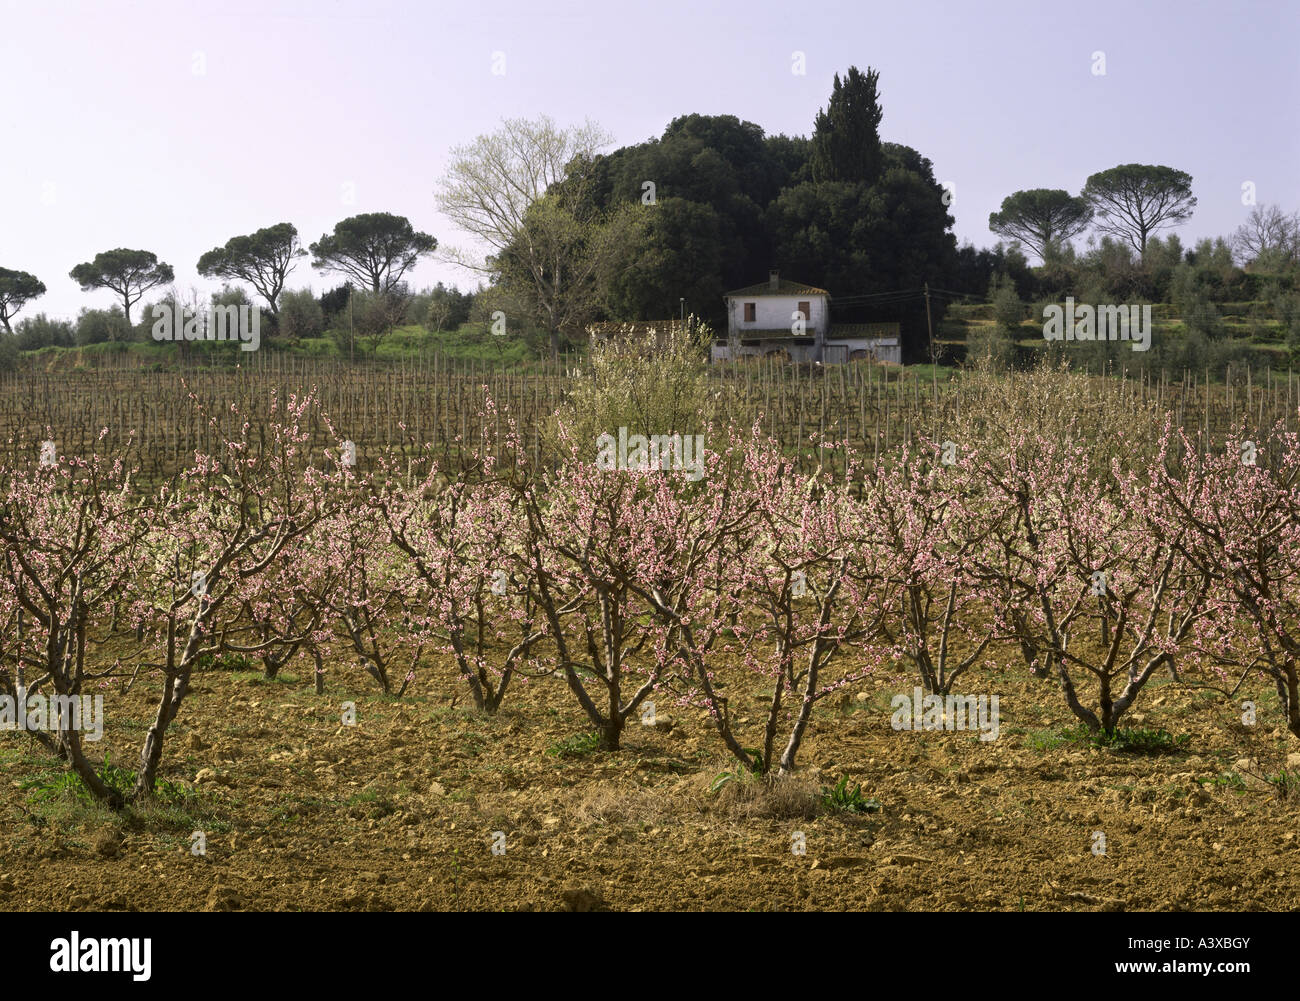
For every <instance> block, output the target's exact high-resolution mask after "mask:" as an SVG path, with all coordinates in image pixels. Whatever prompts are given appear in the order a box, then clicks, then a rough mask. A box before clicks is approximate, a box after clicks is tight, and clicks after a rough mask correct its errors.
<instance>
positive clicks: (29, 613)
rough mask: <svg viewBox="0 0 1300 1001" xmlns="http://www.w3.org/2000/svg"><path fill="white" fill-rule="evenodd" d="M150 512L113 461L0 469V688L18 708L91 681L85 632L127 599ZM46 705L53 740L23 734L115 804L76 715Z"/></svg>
mask: <svg viewBox="0 0 1300 1001" xmlns="http://www.w3.org/2000/svg"><path fill="white" fill-rule="evenodd" d="M101 438H102V435H101ZM153 513H154V511H153V504H152V503H151V501H150V500H149V499H148V498H145V499H141V498H139V497H137V496H135V495H133V494H132V493H131V492H130V490H129V472H128V470H127V469H126V467H125V466H124V465H123V463H122V461H121V459H120V458H119V459H111V458H102V457H99V456H91V457H89V458H78V457H64V458H62V459H60V460H56V461H55V462H54V463H53V464H48V463H42V464H40V465H39V466H38V465H37V463H36V462H29V463H27V464H23V465H18V466H0V547H3V548H0V575H2V577H0V581H2V582H0V622H3V623H5V626H6V629H5V633H6V641H5V643H4V649H3V650H2V651H0V653H2V654H3V657H4V661H3V662H4V664H5V666H6V670H4V671H3V672H2V673H3V679H2V681H0V687H2V688H3V691H4V694H7V695H9V696H11V697H12V698H14V700H15V702H16V703H17V704H18V705H19V706H20V709H19V711H20V712H21V711H23V710H22V708H21V707H22V704H23V702H24V699H23V698H22V695H24V694H25V695H26V697H27V698H28V699H31V698H32V697H34V696H37V695H40V696H46V695H50V694H52V695H53V696H54V697H55V700H58V702H61V703H63V704H65V705H69V706H70V705H71V703H70V702H68V701H67V700H69V699H77V698H78V697H79V696H80V695H81V694H82V690H83V686H84V684H85V682H86V681H87V680H89V679H91V678H93V677H97V676H99V675H97V674H96V673H94V672H91V671H90V670H89V669H88V666H87V663H86V651H87V645H88V643H92V642H94V637H93V635H92V629H94V628H95V627H96V626H101V627H102V626H104V625H105V624H106V623H107V622H109V621H111V620H112V619H113V618H115V617H116V613H117V611H118V609H119V607H120V606H122V605H124V604H126V605H129V604H130V602H131V601H132V598H133V595H134V594H135V593H136V588H137V587H138V584H139V580H138V570H139V562H138V560H139V557H140V554H141V552H142V548H143V547H142V541H143V539H144V537H145V536H146V534H147V533H148V532H149V530H150V526H151V522H152V517H153ZM10 625H12V627H13V630H14V631H13V633H12V634H11V633H10V632H9V626H10ZM20 626H21V628H20ZM11 636H12V639H10V637H11ZM55 700H48V704H49V705H50V706H51V710H50V712H49V714H48V718H47V719H46V720H45V721H42V725H44V726H50V727H51V728H52V729H53V731H54V734H55V735H54V736H53V737H51V736H49V734H47V733H46V732H44V731H43V730H41V729H35V730H32V731H30V732H32V733H33V735H34V736H36V737H37V739H38V740H40V741H41V742H42V743H43V744H45V746H46V747H48V748H49V749H51V750H53V751H56V752H58V753H59V754H61V755H62V756H63V757H64V758H65V759H66V760H67V762H68V764H69V766H70V767H71V768H72V770H73V771H75V772H76V774H77V775H78V776H80V778H81V780H82V781H83V782H84V783H85V785H86V788H87V789H89V790H90V792H91V793H92V794H93V795H94V796H96V797H97V798H99V799H101V800H103V801H104V802H106V803H108V804H109V805H110V806H112V807H114V808H119V807H121V806H122V805H123V799H122V796H121V794H120V793H119V792H118V791H117V790H115V789H113V788H111V787H110V786H108V785H107V784H106V783H105V782H104V780H103V779H102V778H101V777H100V776H99V774H98V773H97V771H96V769H95V767H94V765H92V764H91V762H90V761H89V760H88V759H87V758H86V755H85V753H84V750H83V748H82V744H81V736H80V733H79V732H78V731H77V729H76V726H75V721H76V717H75V716H73V717H71V718H69V717H68V716H66V715H64V714H63V713H62V712H59V711H57V710H55V709H54V706H55V705H56V704H57V703H56V701H55ZM17 722H18V724H19V725H20V726H23V727H24V728H26V726H25V721H17ZM65 724H68V725H65Z"/></svg>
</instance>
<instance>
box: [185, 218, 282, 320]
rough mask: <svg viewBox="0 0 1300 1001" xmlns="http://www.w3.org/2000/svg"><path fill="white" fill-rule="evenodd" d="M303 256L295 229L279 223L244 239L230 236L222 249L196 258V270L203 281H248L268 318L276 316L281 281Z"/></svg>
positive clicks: (278, 306)
mask: <svg viewBox="0 0 1300 1001" xmlns="http://www.w3.org/2000/svg"><path fill="white" fill-rule="evenodd" d="M306 253H307V252H306V251H305V250H303V249H302V247H301V246H300V245H299V243H298V230H297V229H296V228H295V227H294V226H293V224H291V223H287V222H281V223H277V224H276V225H274V226H267V227H265V228H264V229H259V230H258V231H257V232H256V233H252V234H250V235H248V236H235V237H231V239H230V240H228V241H227V242H226V245H225V246H224V247H217V248H215V249H213V250H209V251H208V252H207V253H206V254H204V255H203V256H202V257H200V258H199V264H198V271H199V274H201V275H203V276H204V277H205V278H226V279H230V280H239V281H246V282H248V283H249V284H250V285H252V286H253V288H254V289H256V290H257V294H258V295H260V296H261V297H262V298H263V299H265V300H266V305H267V308H268V309H270V311H271V315H272V316H278V315H279V312H280V305H279V302H280V293H281V291H283V289H284V282H285V279H286V278H287V277H288V275H289V272H290V271H291V270H292V269H293V262H294V260H295V259H296V258H299V257H303V256H304V255H305V254H306Z"/></svg>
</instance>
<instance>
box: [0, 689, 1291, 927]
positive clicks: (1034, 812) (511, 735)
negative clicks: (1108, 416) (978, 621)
mask: <svg viewBox="0 0 1300 1001" xmlns="http://www.w3.org/2000/svg"><path fill="white" fill-rule="evenodd" d="M331 679H332V683H331V685H330V686H329V687H328V688H327V691H326V694H325V695H323V696H318V695H316V694H315V693H314V691H313V690H312V688H311V686H310V684H309V680H308V679H306V678H304V679H301V680H300V679H296V678H294V677H292V676H288V677H286V678H283V679H281V680H279V681H276V682H266V681H263V680H262V679H260V678H258V677H256V676H253V675H246V674H233V673H230V672H225V671H213V672H208V673H205V674H203V675H202V676H201V677H200V678H199V679H198V682H197V684H196V687H195V690H194V692H193V693H192V694H191V696H190V697H189V699H188V701H187V702H186V704H185V706H184V708H183V709H182V713H181V718H180V720H179V721H178V722H177V724H176V725H175V726H174V727H173V729H172V731H171V734H170V735H169V739H168V742H167V747H166V751H165V757H164V767H163V775H162V778H163V779H165V780H166V781H169V782H172V783H175V784H176V788H175V792H174V793H173V795H171V796H165V797H164V798H163V801H162V802H161V803H160V804H159V805H158V806H154V807H150V808H148V809H142V810H138V811H128V812H127V813H125V814H124V815H121V816H115V815H113V814H111V813H110V812H108V811H105V810H103V809H101V808H99V807H94V806H89V805H86V804H85V803H83V802H82V800H80V799H78V798H77V796H76V794H75V792H73V791H67V790H64V791H59V790H58V789H56V788H54V787H53V785H52V783H53V782H54V781H55V780H56V779H57V777H58V776H59V774H60V770H59V762H58V761H56V760H53V759H50V758H49V757H47V756H46V755H45V754H44V753H43V752H41V750H40V748H39V747H38V746H37V745H36V743H35V742H34V741H33V740H31V738H30V737H28V736H26V735H24V734H19V733H3V734H0V783H2V784H3V787H4V789H5V794H4V797H3V803H2V804H0V908H3V909H6V910H32V909H37V910H67V909H72V910H117V909H125V910H156V909H162V910H167V909H176V910H204V909H218V910H229V909H250V910H251V909H260V910H334V909H343V910H429V909H461V908H464V909H491V910H553V909H574V910H587V909H593V908H605V907H607V908H610V909H616V910H624V909H627V910H635V909H647V910H651V909H653V910H659V909H712V908H720V909H737V910H750V909H754V910H769V909H846V908H849V909H868V910H1020V909H1024V910H1200V909H1211V910H1213V909H1222V910H1251V909H1265V910H1285V909H1292V908H1294V907H1296V905H1297V901H1300V871H1298V870H1300V866H1297V848H1298V846H1297V834H1296V832H1297V826H1298V825H1297V818H1298V816H1300V790H1296V791H1293V792H1291V795H1290V796H1289V797H1287V796H1285V795H1283V793H1284V792H1285V790H1284V789H1283V788H1281V787H1280V786H1279V785H1278V784H1276V783H1275V782H1270V781H1268V777H1269V776H1276V775H1277V774H1278V773H1279V772H1281V771H1282V770H1283V769H1289V770H1290V771H1291V772H1292V773H1295V774H1297V775H1300V754H1297V753H1296V752H1298V751H1300V742H1297V741H1295V740H1294V739H1293V738H1290V737H1289V736H1288V735H1287V734H1286V732H1285V730H1283V729H1281V728H1280V726H1279V722H1278V721H1279V716H1278V713H1277V706H1276V700H1275V699H1274V698H1273V697H1272V696H1271V694H1270V693H1269V691H1268V689H1267V686H1265V685H1263V684H1258V685H1256V686H1255V688H1254V690H1253V693H1252V692H1242V693H1238V696H1237V700H1236V701H1234V702H1232V703H1229V702H1227V701H1226V700H1225V699H1224V698H1223V697H1222V696H1219V695H1215V694H1212V693H1207V692H1204V691H1200V692H1197V691H1192V690H1190V689H1188V688H1184V687H1182V686H1178V685H1175V684H1173V683H1170V682H1159V683H1154V684H1153V685H1152V686H1150V687H1149V688H1148V690H1147V691H1146V692H1144V694H1143V695H1142V697H1141V699H1140V700H1139V703H1138V705H1137V707H1136V709H1137V712H1136V713H1135V714H1132V715H1131V717H1130V718H1129V719H1127V720H1126V722H1127V723H1130V724H1131V725H1133V726H1136V727H1151V728H1154V727H1162V728H1165V729H1167V730H1169V731H1170V732H1171V733H1172V734H1173V735H1174V736H1175V737H1182V736H1186V737H1188V738H1189V739H1188V740H1187V742H1186V743H1185V744H1181V745H1179V746H1178V747H1177V748H1176V749H1175V750H1174V751H1173V752H1172V753H1163V754H1133V753H1122V752H1118V751H1114V750H1111V749H1105V748H1098V747H1094V746H1092V745H1090V744H1089V743H1087V742H1086V741H1083V740H1080V739H1077V738H1074V739H1070V738H1068V737H1063V733H1064V731H1065V728H1068V727H1072V726H1073V724H1074V721H1073V719H1072V718H1071V717H1070V716H1069V713H1068V711H1067V710H1066V709H1065V708H1064V705H1063V704H1062V703H1061V701H1060V698H1059V693H1058V692H1057V690H1056V688H1055V686H1054V684H1053V683H1051V682H1048V681H1039V680H1035V679H1032V678H1029V677H1027V676H1025V674H1024V672H1023V671H1019V672H1017V671H1005V672H996V673H989V672H987V671H986V672H985V673H984V674H983V675H982V676H979V677H975V676H972V677H971V678H970V679H969V684H968V686H967V687H966V691H969V692H972V693H973V692H978V691H985V692H989V693H997V694H998V695H999V696H1000V716H1001V723H1000V736H999V738H998V739H997V740H993V741H980V740H979V739H978V738H977V736H976V735H975V734H972V733H970V732H910V731H895V730H894V729H892V727H891V724H890V717H891V710H890V708H889V699H890V696H891V695H892V694H894V693H897V692H906V693H910V692H911V690H912V680H911V679H910V678H907V677H903V676H899V677H894V678H884V677H878V678H876V679H874V680H873V681H872V682H870V683H867V684H864V685H860V686H858V688H857V689H855V690H854V691H853V692H852V693H850V694H848V695H846V696H845V697H844V698H843V699H837V700H836V701H835V703H834V704H830V701H829V700H828V701H827V702H826V703H823V704H822V706H824V708H819V709H818V711H817V715H816V717H815V722H814V726H813V728H812V731H811V734H810V736H809V738H808V740H807V741H806V743H805V746H804V749H803V751H802V753H801V756H800V766H801V767H800V769H799V772H800V774H799V776H798V777H796V778H795V779H792V780H790V781H787V782H786V783H784V784H781V785H779V786H778V787H776V788H775V789H772V790H769V789H767V788H765V787H764V786H763V785H762V784H761V783H758V782H754V781H745V782H728V783H725V784H724V785H723V786H722V788H721V790H720V791H718V792H713V791H711V786H712V785H713V784H714V780H715V778H716V777H717V776H718V775H719V773H721V772H723V771H730V770H731V769H732V767H733V766H732V765H731V764H730V762H729V761H728V759H727V758H726V757H725V756H724V755H723V754H721V753H720V749H721V743H720V741H719V740H718V738H717V736H716V734H715V733H714V732H713V731H712V729H711V728H710V726H709V724H708V721H707V718H706V717H704V715H703V714H702V713H700V712H699V711H698V710H694V709H688V710H677V711H670V710H668V709H667V707H666V706H665V705H664V704H663V703H661V704H660V706H659V713H658V718H657V722H656V724H655V725H654V726H647V725H641V724H639V723H636V724H633V725H630V726H629V728H628V732H627V735H626V739H625V741H624V748H623V750H622V751H619V752H615V753H600V752H596V751H590V750H584V749H583V748H582V747H581V745H580V744H579V742H577V741H576V740H575V738H578V737H580V736H581V735H582V734H584V733H585V732H586V731H588V730H589V729H590V727H589V726H587V725H586V723H585V718H584V717H583V716H582V714H581V712H580V711H579V710H578V709H577V707H576V706H575V705H573V704H572V702H571V699H570V697H569V696H568V693H567V692H566V690H565V689H564V686H563V685H562V683H561V682H559V681H556V680H553V679H545V680H541V681H533V682H532V683H531V684H529V685H527V686H521V687H519V688H518V689H516V690H514V691H512V692H511V693H510V694H509V695H508V696H507V700H506V704H505V706H504V708H503V709H502V711H501V713H500V714H499V715H498V716H496V717H491V718H490V717H484V716H479V715H477V714H474V713H472V712H467V711H465V710H464V709H463V708H458V707H456V706H453V705H452V704H451V703H452V699H453V696H454V695H456V694H457V692H458V689H457V688H456V687H455V682H454V679H452V678H451V677H450V675H449V674H444V676H442V677H438V678H430V677H428V676H425V677H423V678H421V679H420V680H419V681H418V682H417V683H416V685H415V686H413V687H414V694H413V695H408V697H407V698H405V699H403V700H402V701H400V702H399V701H394V700H392V699H388V698H385V697H382V696H378V695H375V694H372V693H371V690H369V689H367V688H366V683H365V680H364V679H363V677H362V676H361V675H360V673H359V672H356V671H353V672H352V673H351V674H350V675H347V674H337V673H336V674H332V675H331ZM732 680H733V696H732V705H733V707H736V706H738V705H740V706H743V705H744V704H745V699H746V698H748V699H750V700H751V704H752V706H753V708H752V710H751V715H752V718H749V721H748V726H750V727H758V726H759V725H760V722H761V712H762V705H761V702H762V700H761V698H760V697H759V695H758V693H757V691H755V692H754V693H753V694H751V695H749V696H743V695H737V694H735V690H736V688H738V687H739V686H741V685H742V684H744V682H745V680H746V679H741V678H739V677H736V678H733V679H732ZM963 680H966V679H963ZM154 695H156V691H155V690H154V689H153V688H152V687H151V686H150V685H147V684H145V683H144V682H143V681H142V682H141V683H139V684H138V685H137V687H136V688H135V689H134V690H133V691H132V692H130V693H129V694H128V695H127V696H125V697H122V696H118V695H116V694H113V693H111V692H110V693H108V694H107V697H106V699H105V710H106V714H107V717H108V724H107V728H106V735H105V739H104V740H103V741H102V742H100V743H98V744H91V745H88V746H89V747H90V750H91V754H92V755H93V756H94V757H95V758H96V759H98V758H100V757H101V756H102V755H103V754H104V753H105V752H108V753H109V754H110V755H111V761H112V762H113V763H114V764H123V765H127V766H128V767H133V765H134V760H135V757H136V755H137V754H138V749H139V741H140V739H141V738H142V736H143V731H144V728H145V725H146V720H147V719H148V718H149V717H150V714H151V711H152V710H151V706H150V704H149V701H148V699H149V697H150V696H154ZM1247 698H1254V699H1255V701H1256V702H1257V703H1258V705H1259V709H1258V713H1259V717H1258V722H1257V723H1256V724H1255V725H1254V726H1252V727H1246V726H1243V725H1242V724H1241V721H1240V708H1239V702H1240V701H1241V700H1242V699H1247ZM347 700H354V701H355V702H356V705H357V722H356V723H355V725H351V726H345V725H343V724H342V723H341V722H340V719H341V706H342V704H343V702H345V701H347ZM460 701H461V702H463V701H464V700H463V698H462V699H461V700H460ZM749 736H753V734H749ZM758 742H759V741H758V740H757V739H756V740H753V741H750V743H758ZM566 747H567V752H566V750H565V748H566ZM1288 754H1290V760H1289V762H1288ZM1246 759H1250V760H1246ZM842 776H848V778H849V782H850V785H853V784H858V783H860V784H861V786H862V793H863V795H864V796H869V797H873V798H875V799H876V800H878V801H879V803H880V809H879V811H878V812H873V813H866V814H857V813H843V812H838V811H834V810H830V809H829V808H827V807H825V806H824V805H823V804H822V802H821V797H820V791H821V789H822V788H823V787H828V786H831V785H833V784H834V783H835V782H836V781H837V780H838V779H839V778H840V777H842ZM32 783H35V784H34V785H33V784H32ZM24 785H27V786H28V788H23V786H24ZM199 831H201V832H203V837H204V840H205V842H206V854H205V855H196V854H194V853H193V851H192V850H191V845H192V836H193V835H194V834H195V832H199ZM496 832H500V833H499V834H498V833H496ZM1098 832H1100V834H1101V835H1102V836H1104V839H1105V853H1104V854H1098V853H1096V852H1095V850H1094V849H1095V848H1096V847H1098V846H1099V844H1100V842H1099V837H1098ZM798 834H802V835H803V842H804V844H805V845H806V853H805V854H802V855H801V854H796V853H795V852H794V851H793V846H794V845H795V844H796V841H797V836H798ZM494 847H495V848H496V850H497V852H498V853H496V854H494V852H493V848H494Z"/></svg>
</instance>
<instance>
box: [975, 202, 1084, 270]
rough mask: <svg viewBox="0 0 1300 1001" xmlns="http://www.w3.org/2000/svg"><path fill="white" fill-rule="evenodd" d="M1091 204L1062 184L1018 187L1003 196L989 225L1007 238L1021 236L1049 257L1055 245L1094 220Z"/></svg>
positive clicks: (1021, 240)
mask: <svg viewBox="0 0 1300 1001" xmlns="http://www.w3.org/2000/svg"><path fill="white" fill-rule="evenodd" d="M1092 212H1093V210H1092V206H1091V205H1090V204H1089V203H1088V201H1087V199H1085V198H1076V197H1074V196H1072V195H1071V194H1070V193H1069V192H1068V191H1062V190H1061V189H1059V188H1050V189H1049V188H1033V189H1031V190H1029V191H1017V192H1015V193H1014V194H1011V195H1007V197H1006V198H1004V199H1002V208H1001V210H1000V211H998V212H992V213H990V214H989V229H991V230H992V231H993V232H994V233H997V234H998V236H1002V237H1006V238H1007V239H1008V240H1019V241H1020V242H1021V243H1023V244H1024V245H1025V246H1026V247H1028V248H1029V249H1030V250H1032V251H1033V252H1034V253H1035V254H1037V255H1038V256H1039V258H1041V259H1042V260H1044V261H1046V260H1047V257H1048V256H1049V255H1050V254H1051V252H1052V248H1053V246H1054V245H1055V246H1059V245H1061V244H1063V243H1065V242H1066V241H1067V240H1070V239H1072V238H1074V237H1076V236H1078V235H1079V234H1080V233H1082V232H1083V231H1084V230H1085V229H1086V228H1087V227H1088V223H1089V222H1091V221H1092Z"/></svg>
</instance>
